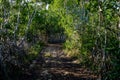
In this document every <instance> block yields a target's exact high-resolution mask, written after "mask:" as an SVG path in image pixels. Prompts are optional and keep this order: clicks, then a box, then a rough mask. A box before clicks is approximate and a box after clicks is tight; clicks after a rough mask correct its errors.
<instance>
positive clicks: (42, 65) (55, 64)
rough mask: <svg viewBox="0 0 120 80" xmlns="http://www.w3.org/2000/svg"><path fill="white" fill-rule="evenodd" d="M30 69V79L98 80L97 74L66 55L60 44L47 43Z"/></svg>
mask: <svg viewBox="0 0 120 80" xmlns="http://www.w3.org/2000/svg"><path fill="white" fill-rule="evenodd" d="M41 55H42V57H41ZM43 57H44V58H43ZM30 71H31V74H32V75H31V76H32V78H31V77H29V78H30V79H29V80H97V76H95V75H94V74H93V73H92V71H90V70H89V69H86V68H85V67H82V65H80V64H79V63H78V62H77V60H76V59H71V58H69V57H66V55H65V54H64V52H63V50H62V47H61V45H60V44H48V45H46V46H45V47H44V49H43V50H42V51H41V53H40V54H39V56H38V57H37V58H36V60H33V62H32V64H31V65H30ZM33 78H34V79H33ZM26 80H28V77H27V79H26Z"/></svg>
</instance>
